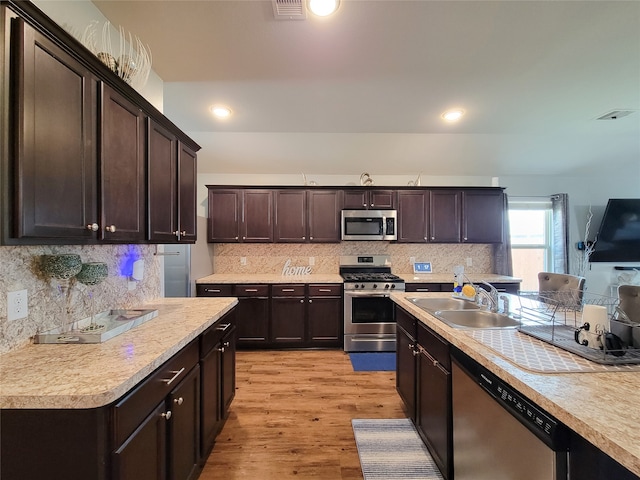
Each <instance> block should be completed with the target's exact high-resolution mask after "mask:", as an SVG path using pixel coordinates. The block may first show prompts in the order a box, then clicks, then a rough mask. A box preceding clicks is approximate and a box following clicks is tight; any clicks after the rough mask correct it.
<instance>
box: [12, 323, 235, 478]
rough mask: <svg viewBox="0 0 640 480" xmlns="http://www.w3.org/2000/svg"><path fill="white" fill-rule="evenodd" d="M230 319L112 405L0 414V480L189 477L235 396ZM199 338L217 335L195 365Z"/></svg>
mask: <svg viewBox="0 0 640 480" xmlns="http://www.w3.org/2000/svg"><path fill="white" fill-rule="evenodd" d="M233 313H234V312H233V311H231V312H229V313H228V314H227V315H225V317H223V318H222V319H221V320H220V321H219V322H217V323H216V324H214V325H213V326H211V327H210V328H209V329H208V330H207V331H205V333H203V334H202V335H200V336H199V337H198V338H196V339H194V340H193V341H192V342H191V343H189V344H188V345H187V346H186V347H184V348H183V349H182V350H180V352H178V353H176V354H175V355H174V356H173V357H172V358H170V359H169V360H167V361H166V362H165V363H164V364H163V365H162V366H160V367H159V368H158V369H157V370H156V371H155V372H153V373H152V374H151V375H149V376H148V377H147V378H146V379H144V380H143V381H141V382H140V383H139V384H138V385H137V386H135V387H134V388H133V389H131V391H129V392H128V393H127V394H126V395H124V396H123V397H122V398H121V399H119V400H117V401H116V402H114V403H112V404H109V405H105V406H103V407H99V408H95V409H57V410H50V409H49V410H45V409H43V410H22V409H18V410H12V409H3V410H2V411H0V419H1V421H2V429H1V430H0V455H1V456H2V462H0V478H2V480H26V479H40V478H47V480H87V479H92V480H93V479H95V480H158V479H160V480H192V479H195V478H197V477H198V475H199V474H200V471H201V466H202V465H203V464H204V462H205V460H206V455H208V453H209V451H210V448H208V450H207V449H205V448H203V445H208V446H209V445H210V446H211V447H212V446H213V443H214V441H215V435H217V434H218V433H219V431H220V429H221V427H222V423H223V422H224V419H225V418H226V417H227V412H228V409H229V405H230V403H231V401H232V400H233V398H234V394H235V340H234V335H235V332H234V329H233ZM218 329H220V330H218ZM207 332H215V333H216V334H217V333H218V332H219V333H220V334H219V335H216V336H215V338H214V339H213V340H214V344H213V345H211V346H210V347H209V349H208V352H209V353H213V354H214V356H213V357H207V356H206V355H205V356H204V357H203V358H201V357H202V355H201V351H202V348H203V347H204V348H207V345H209V343H208V342H209V341H210V340H211V339H212V337H211V336H207V335H206V333H207ZM210 359H213V360H211V361H209V360H210ZM209 394H211V396H209ZM211 405H213V417H210V416H209V415H208V412H210V410H209V408H210V407H211ZM211 418H212V419H213V420H211ZM220 422H222V423H220ZM201 438H202V441H201ZM205 439H206V442H207V443H205V442H204V440H205Z"/></svg>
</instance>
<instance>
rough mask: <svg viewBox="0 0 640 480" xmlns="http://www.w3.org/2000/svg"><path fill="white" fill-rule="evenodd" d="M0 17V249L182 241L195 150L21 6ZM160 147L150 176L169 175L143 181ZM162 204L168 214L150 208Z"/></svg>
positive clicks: (187, 235) (192, 212)
mask: <svg viewBox="0 0 640 480" xmlns="http://www.w3.org/2000/svg"><path fill="white" fill-rule="evenodd" d="M0 14H1V15H0V18H1V19H2V22H3V27H6V28H3V29H2V33H1V34H0V51H2V52H5V53H6V54H3V55H2V56H0V60H1V61H2V77H1V78H0V82H1V84H2V91H3V99H4V100H5V101H6V103H5V102H3V103H2V108H1V109H0V115H1V118H0V126H1V127H2V130H1V131H0V137H1V138H2V139H3V140H4V139H10V141H3V142H0V167H1V169H2V172H3V174H2V175H0V183H1V187H2V188H1V189H0V190H1V191H2V192H3V195H2V197H0V204H1V205H0V208H1V209H2V215H1V216H0V218H1V223H0V237H1V238H0V241H1V243H2V244H5V245H22V244H25V245H27V244H34V245H46V244H90V243H146V242H150V241H154V242H158V243H161V242H165V243H169V242H171V243H174V242H177V241H185V242H194V241H195V238H196V233H195V232H196V230H195V226H196V181H195V178H196V177H195V174H196V162H195V159H196V156H195V152H196V151H197V150H198V149H199V146H198V145H197V144H196V143H195V142H193V140H191V139H190V138H189V137H187V136H186V135H185V134H184V133H183V132H181V131H180V130H179V129H178V128H177V127H176V126H175V125H174V124H172V123H171V122H170V121H169V120H168V119H167V118H166V117H164V115H162V113H160V112H159V111H158V110H157V109H156V108H155V107H154V106H153V105H151V104H150V103H149V102H148V101H147V100H145V99H144V98H143V97H142V96H141V95H140V94H139V93H138V92H136V91H135V90H134V89H132V88H131V87H130V86H129V85H127V84H126V83H125V82H124V81H123V80H122V79H120V78H119V77H118V76H117V75H115V74H114V73H113V72H111V71H110V70H109V69H108V68H107V67H106V66H105V65H104V64H102V62H100V60H98V58H97V57H96V56H95V55H93V54H92V53H91V52H89V50H87V49H86V48H85V47H84V46H83V45H82V44H80V42H78V41H77V40H76V39H75V38H73V37H72V36H71V35H69V34H68V33H67V32H65V31H64V30H63V29H62V28H61V27H60V26H59V25H57V24H56V23H55V22H53V21H52V20H51V19H50V18H48V17H47V16H46V15H45V14H44V13H42V12H41V11H40V10H39V9H38V8H37V7H36V6H35V5H33V4H32V3H31V2H3V3H2V5H0ZM147 118H152V119H153V120H154V122H155V126H156V127H162V128H164V133H163V134H159V132H160V128H155V129H154V130H153V131H151V130H149V131H148V129H147V123H146V122H147ZM147 133H149V139H148V140H149V142H150V143H151V144H150V145H148V144H147ZM167 133H169V135H168V136H167V135H166V134H167ZM163 135H164V137H165V138H164V140H163V139H162V138H161V137H162V136H163ZM169 137H172V138H169ZM167 139H168V140H167ZM167 141H168V142H169V144H171V147H170V148H171V153H170V154H169V155H167V154H166V153H158V155H159V156H160V157H162V156H163V155H164V157H162V158H160V159H159V160H157V161H156V162H155V163H152V165H153V166H156V165H161V164H162V165H168V164H171V163H172V162H177V164H174V165H173V167H172V168H171V172H168V171H164V172H159V171H156V170H155V169H154V170H148V168H149V164H148V162H150V159H149V158H147V153H148V152H154V154H155V153H156V152H161V151H162V149H163V148H167V146H166V145H163V142H167ZM176 141H177V143H176ZM176 149H177V150H176ZM174 152H175V153H174ZM176 155H177V157H176ZM5 173H6V174H5ZM163 175H164V176H166V175H169V176H170V177H171V176H173V178H169V179H167V178H161V177H162V176H163ZM166 182H170V183H172V184H173V191H172V192H169V193H167V192H168V190H167V186H166ZM156 185H158V186H159V187H158V188H160V189H161V191H160V192H154V191H152V190H151V189H152V188H155V186H156ZM4 192H6V193H4ZM167 195H168V197H167ZM172 195H173V197H172ZM162 198H169V199H170V200H171V202H172V204H173V211H171V212H170V213H168V209H167V208H166V207H162V208H163V211H156V210H155V207H154V208H153V209H151V207H150V205H151V204H152V203H153V204H154V205H157V204H158V202H160V199H162ZM167 215H168V218H165V217H166V216H167ZM166 222H171V223H173V222H177V223H176V228H174V229H173V230H172V231H173V232H177V234H176V235H174V236H173V237H172V238H171V239H169V238H168V237H164V235H165V234H166V233H168V232H170V231H171V229H170V228H169V227H167V225H166V224H165V223H166ZM159 237H163V238H165V239H164V240H160V239H159ZM152 239H153V240H152Z"/></svg>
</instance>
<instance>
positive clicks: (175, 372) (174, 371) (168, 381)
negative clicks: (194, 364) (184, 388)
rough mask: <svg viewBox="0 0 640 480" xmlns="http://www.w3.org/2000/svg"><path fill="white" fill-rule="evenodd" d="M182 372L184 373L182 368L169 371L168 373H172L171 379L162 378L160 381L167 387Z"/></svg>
mask: <svg viewBox="0 0 640 480" xmlns="http://www.w3.org/2000/svg"><path fill="white" fill-rule="evenodd" d="M182 372H184V367H182V368H181V369H180V370H171V372H169V373H173V374H174V375H173V377H171V378H170V379H166V378H163V379H162V381H163V382H165V383H166V384H167V385H171V384H172V383H173V381H174V380H175V379H176V378H178V377H179V376H180V374H181V373H182Z"/></svg>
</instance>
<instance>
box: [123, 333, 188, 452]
mask: <svg viewBox="0 0 640 480" xmlns="http://www.w3.org/2000/svg"><path fill="white" fill-rule="evenodd" d="M198 347H199V342H198V340H197V339H196V340H194V341H192V342H191V343H190V344H189V345H187V346H186V347H184V348H183V349H182V350H180V352H178V353H176V354H175V355H174V356H173V357H172V358H171V359H169V360H167V362H166V363H165V364H164V365H162V366H161V367H160V368H158V369H157V370H156V371H155V372H153V373H152V374H151V375H149V376H148V377H147V378H146V379H145V380H143V381H142V382H141V383H140V384H138V386H137V387H135V388H134V389H133V390H132V391H131V392H130V393H129V394H128V395H126V396H125V397H124V398H122V399H121V400H120V401H118V402H117V403H116V404H115V405H114V406H113V425H114V430H113V432H114V445H115V446H116V447H117V446H119V445H120V444H121V443H122V442H123V441H124V440H126V439H127V437H129V435H131V433H132V432H133V431H134V430H135V429H136V428H137V427H138V425H140V423H141V422H142V421H143V420H144V419H145V418H146V417H147V415H148V414H149V412H151V410H152V409H154V408H155V407H156V406H157V405H158V403H160V402H161V401H162V399H163V398H164V397H166V396H167V395H168V394H169V393H170V392H171V390H173V389H174V388H175V386H176V385H177V384H179V383H180V381H181V380H182V379H183V378H184V377H186V375H187V374H188V373H189V371H190V370H191V369H192V368H193V367H194V366H195V365H196V364H197V363H198Z"/></svg>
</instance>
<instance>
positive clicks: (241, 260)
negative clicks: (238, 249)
mask: <svg viewBox="0 0 640 480" xmlns="http://www.w3.org/2000/svg"><path fill="white" fill-rule="evenodd" d="M246 264H247V257H240V265H246Z"/></svg>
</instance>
